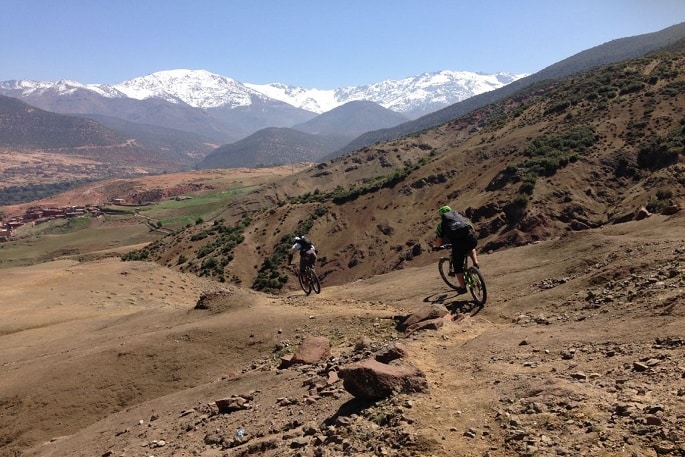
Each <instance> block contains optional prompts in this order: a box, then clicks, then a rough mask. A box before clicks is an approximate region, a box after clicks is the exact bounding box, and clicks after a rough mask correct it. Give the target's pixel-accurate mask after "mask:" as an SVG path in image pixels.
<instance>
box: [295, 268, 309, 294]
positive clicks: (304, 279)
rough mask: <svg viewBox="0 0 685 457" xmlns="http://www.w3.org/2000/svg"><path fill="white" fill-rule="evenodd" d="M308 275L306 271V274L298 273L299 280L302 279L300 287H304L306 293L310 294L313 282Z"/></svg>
mask: <svg viewBox="0 0 685 457" xmlns="http://www.w3.org/2000/svg"><path fill="white" fill-rule="evenodd" d="M306 275H307V273H306V272H305V273H304V274H301V273H298V274H297V280H298V281H300V287H302V290H303V291H304V293H305V294H307V295H309V294H311V293H312V282H311V281H309V279H308V278H307V276H306Z"/></svg>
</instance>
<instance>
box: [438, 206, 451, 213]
mask: <svg viewBox="0 0 685 457" xmlns="http://www.w3.org/2000/svg"><path fill="white" fill-rule="evenodd" d="M450 211H452V208H450V207H449V206H447V205H445V206H441V207H440V209H439V210H438V216H442V215H443V214H445V213H449V212H450Z"/></svg>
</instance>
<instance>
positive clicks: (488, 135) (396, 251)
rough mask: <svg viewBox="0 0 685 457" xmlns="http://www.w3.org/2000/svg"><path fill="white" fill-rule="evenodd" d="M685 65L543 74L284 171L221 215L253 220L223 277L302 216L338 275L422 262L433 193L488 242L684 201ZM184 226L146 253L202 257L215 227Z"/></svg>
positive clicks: (498, 244) (656, 60) (332, 278)
mask: <svg viewBox="0 0 685 457" xmlns="http://www.w3.org/2000/svg"><path fill="white" fill-rule="evenodd" d="M683 68H685V57H684V55H683V53H682V52H676V53H665V54H661V55H656V56H651V57H649V58H643V59H640V60H636V61H629V62H626V63H623V64H620V65H618V64H617V65H612V66H609V67H606V68H602V69H599V70H595V71H592V72H588V73H586V74H583V75H578V76H575V77H573V78H569V79H564V80H560V81H555V82H552V81H550V82H546V83H544V84H540V85H537V86H535V87H533V88H531V89H529V90H526V91H524V92H521V93H519V94H516V96H514V97H512V98H509V99H507V100H505V101H503V102H501V103H498V104H494V105H491V106H488V107H486V108H484V109H482V110H479V111H476V112H474V113H472V114H470V115H468V116H466V117H464V118H459V119H455V120H454V121H452V122H450V123H447V124H444V125H442V126H440V127H438V128H434V129H430V130H426V131H424V132H422V133H419V134H416V135H413V136H410V137H407V138H404V139H399V140H395V141H392V142H389V143H380V144H377V145H374V146H372V147H368V148H365V149H363V150H361V151H358V152H356V153H354V154H349V155H346V156H343V157H340V158H337V159H335V160H332V161H330V162H326V163H323V164H320V165H318V166H316V167H314V168H312V169H310V170H307V171H305V172H302V173H298V174H295V175H293V176H292V177H286V178H284V179H283V180H282V181H280V182H279V183H276V184H274V185H272V186H269V187H268V188H263V189H260V190H259V191H258V192H255V193H253V194H250V195H248V196H247V197H246V198H244V199H239V200H236V201H235V202H232V203H231V204H229V205H228V206H227V208H226V211H225V212H224V214H222V215H221V217H222V218H224V219H226V220H227V221H228V222H229V223H230V222H234V221H237V220H238V219H239V218H241V217H242V216H243V215H244V214H249V215H250V216H251V218H252V219H251V221H252V222H251V223H250V225H249V227H248V229H247V230H246V232H245V234H244V237H245V239H244V241H243V242H242V244H240V245H239V246H237V247H236V249H235V253H234V254H235V258H236V259H239V261H236V262H230V263H229V264H228V266H227V267H226V269H225V273H224V276H225V277H230V278H233V279H234V280H236V281H239V282H240V283H241V284H243V285H248V286H249V285H251V284H252V283H253V281H254V280H255V277H256V275H257V271H258V269H259V268H260V266H261V265H262V262H263V261H264V260H265V259H266V258H268V257H270V256H272V255H273V254H274V253H275V252H276V249H277V247H278V245H279V242H280V240H281V238H282V237H283V236H287V235H288V234H293V233H295V231H297V230H302V229H301V228H298V227H301V225H302V224H304V225H305V226H306V225H309V224H310V225H311V227H310V228H309V235H311V238H313V239H314V241H315V242H316V243H317V246H318V247H319V248H320V251H321V257H322V258H321V264H320V272H321V274H323V275H324V276H325V277H326V280H327V282H329V283H331V284H342V283H346V282H349V281H353V280H356V279H360V278H366V277H369V276H372V275H374V274H379V273H384V272H388V271H391V270H394V269H397V268H403V267H404V266H407V265H424V264H425V263H426V262H427V260H424V258H425V256H421V255H419V256H418V257H416V256H414V257H412V256H408V255H407V253H408V251H410V250H412V249H415V248H412V246H414V245H417V244H418V245H420V246H421V248H422V249H423V250H425V249H426V248H427V247H428V243H429V241H430V240H431V239H432V237H433V231H434V226H435V224H436V222H437V221H436V216H435V211H436V208H438V207H439V206H441V205H442V204H451V205H453V206H454V207H456V208H460V209H462V210H464V211H466V212H467V214H468V215H469V216H470V217H471V218H472V219H473V220H474V222H475V223H476V224H477V227H478V230H479V235H480V239H481V241H480V246H481V248H485V249H486V250H495V249H500V248H502V247H506V246H512V245H521V244H526V243H529V242H531V241H535V240H542V239H550V238H553V237H557V236H559V235H562V234H565V233H567V232H568V231H579V230H581V231H582V230H586V229H588V228H592V227H600V226H604V225H607V224H613V223H616V222H620V221H623V220H626V219H630V218H631V217H632V215H633V214H634V213H635V211H636V210H637V209H638V208H639V207H640V206H643V205H649V206H650V208H651V209H652V210H655V211H658V210H659V209H660V208H661V207H663V206H665V205H668V204H671V203H681V204H682V203H683V198H684V194H683V189H684V186H683V184H685V183H684V182H683V176H685V173H683V171H684V170H683V155H682V153H681V149H678V144H681V145H682V141H683V131H682V119H683V114H682V113H683V112H685V98H683V97H682V91H683V87H684V85H685V72H683ZM578 137H580V140H578ZM586 140H587V141H586ZM584 141H585V143H584ZM569 143H571V146H570V149H568V148H569V146H568V144H569ZM681 147H682V146H681ZM531 164H533V165H535V164H537V165H540V164H542V166H547V167H549V168H548V169H547V171H545V169H544V168H542V171H538V172H537V173H538V174H537V175H535V176H533V179H532V181H533V182H534V187H533V189H532V193H530V195H529V194H528V193H526V192H525V191H523V190H522V189H523V185H524V184H525V183H526V181H527V180H528V179H530V176H529V175H530V174H531V173H533V171H532V170H535V168H534V167H533V165H531ZM529 183H530V182H529ZM528 192H531V190H530V187H529V188H528ZM204 229H205V227H198V228H197V230H204ZM190 235H191V234H184V235H182V236H181V237H179V238H176V239H169V240H167V242H168V243H169V245H171V244H173V246H174V249H173V250H169V249H166V248H165V247H164V244H163V243H162V244H161V245H160V246H159V247H157V248H156V249H155V255H156V256H158V258H159V259H160V261H161V262H164V263H166V264H177V263H178V262H177V260H178V258H179V257H180V256H181V255H182V256H184V257H185V258H188V259H195V258H197V254H198V252H199V250H200V248H201V247H202V246H204V245H206V244H207V243H209V242H211V238H206V239H204V241H202V242H201V243H194V242H192V240H191V238H192V237H191V236H190ZM414 252H416V251H414ZM409 258H412V260H411V261H409V260H408V259H409ZM180 267H181V268H188V265H185V266H183V265H181V266H180ZM189 271H191V270H189ZM196 271H197V270H196Z"/></svg>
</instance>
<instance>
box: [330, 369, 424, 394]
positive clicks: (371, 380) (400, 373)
mask: <svg viewBox="0 0 685 457" xmlns="http://www.w3.org/2000/svg"><path fill="white" fill-rule="evenodd" d="M339 376H340V378H341V379H342V380H343V387H344V388H345V390H347V391H348V392H349V393H351V394H352V395H354V396H355V397H357V398H360V399H366V400H380V399H383V398H387V397H390V396H392V395H393V394H396V393H416V392H427V391H428V383H427V381H426V376H425V374H424V373H423V372H421V370H419V369H418V368H415V367H412V366H409V365H386V364H384V363H381V362H378V361H376V360H370V359H369V360H364V361H361V362H356V363H353V364H351V365H348V366H346V367H342V368H341V369H340V373H339Z"/></svg>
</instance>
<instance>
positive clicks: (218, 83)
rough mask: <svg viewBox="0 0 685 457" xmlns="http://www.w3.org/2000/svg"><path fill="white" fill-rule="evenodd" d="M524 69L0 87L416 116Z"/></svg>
mask: <svg viewBox="0 0 685 457" xmlns="http://www.w3.org/2000/svg"><path fill="white" fill-rule="evenodd" d="M524 76H527V75H525V74H510V73H496V74H485V73H473V72H468V71H450V70H443V71H439V72H435V73H423V74H421V75H417V76H410V77H407V78H404V79H396V80H393V79H388V80H385V81H380V82H378V83H374V84H369V85H366V86H357V87H342V88H338V89H330V90H324V89H304V88H301V87H294V86H289V85H286V84H282V83H273V84H250V83H241V82H239V81H236V80H234V79H231V78H228V77H225V76H221V75H217V74H215V73H210V72H209V71H206V70H187V69H178V70H166V71H159V72H156V73H151V74H149V75H147V76H141V77H138V78H133V79H130V80H128V81H124V82H122V83H119V84H115V85H106V84H82V83H79V82H77V81H70V80H62V81H58V82H37V81H5V82H0V90H3V91H5V92H6V93H7V92H12V93H21V94H22V96H26V95H29V94H42V93H45V92H48V91H51V92H56V93H58V94H63V95H68V94H72V93H74V92H76V91H78V90H90V91H94V92H96V93H98V94H99V95H101V96H103V97H110V98H121V97H129V98H134V99H138V100H144V99H147V98H162V99H164V100H167V101H169V102H171V103H185V104H187V105H190V106H192V107H196V108H229V109H230V108H236V107H240V106H249V105H251V104H252V103H253V101H254V100H256V99H267V100H277V101H281V102H284V103H287V104H289V105H292V106H295V107H297V108H301V109H304V110H307V111H311V112H314V113H319V114H320V113H324V112H326V111H330V110H332V109H333V108H337V107H338V106H341V105H344V104H345V103H349V102H351V101H357V100H367V101H372V102H375V103H378V104H379V105H381V106H383V107H385V108H387V109H391V110H393V111H396V112H400V113H405V114H407V115H408V116H410V117H418V116H420V115H423V114H426V113H428V112H430V111H435V110H438V109H440V108H443V107H445V106H448V105H451V104H453V103H457V102H460V101H462V100H465V99H467V98H469V97H473V96H474V95H478V94H481V93H483V92H487V91H490V90H493V89H498V88H500V87H502V86H505V85H506V84H509V83H511V82H513V81H516V80H517V79H520V78H522V77H524Z"/></svg>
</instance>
